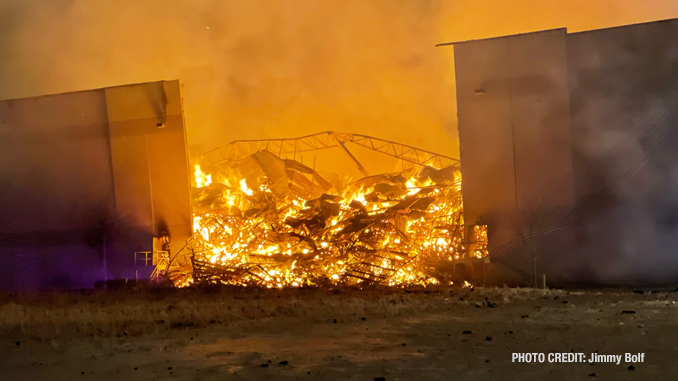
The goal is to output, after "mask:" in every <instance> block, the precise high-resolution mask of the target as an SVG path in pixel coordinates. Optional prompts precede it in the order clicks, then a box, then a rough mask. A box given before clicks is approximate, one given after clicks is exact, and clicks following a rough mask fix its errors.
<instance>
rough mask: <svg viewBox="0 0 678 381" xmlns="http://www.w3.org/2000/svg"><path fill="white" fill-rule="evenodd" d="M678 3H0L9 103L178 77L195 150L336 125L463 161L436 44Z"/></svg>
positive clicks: (611, 18) (590, 23)
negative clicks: (55, 94)
mask: <svg viewBox="0 0 678 381" xmlns="http://www.w3.org/2000/svg"><path fill="white" fill-rule="evenodd" d="M547 4H548V5H547ZM677 8H678V7H676V6H675V2H674V1H673V0H668V1H663V0H661V1H660V0H656V1H646V2H638V1H632V0H623V1H621V0H611V1H597V2H594V3H592V2H589V1H572V0H562V1H551V2H548V3H547V2H543V1H515V0H513V1H507V0H501V1H498V0H492V1H488V0H484V1H479V0H474V1H430V0H422V1H403V0H377V1H369V2H366V1H358V0H349V1H341V2H338V1H329V0H323V1H317V0H313V1H312V0H296V1H287V2H284V1H263V0H260V1H216V0H201V1H171V2H169V1H160V0H144V1H138V0H110V1H107V0H87V1H85V0H50V1H36V0H0V55H1V57H2V59H1V60H0V84H1V85H0V99H11V98H19V97H27V96H36V95H42V94H50V93H59V92H67V91H76V90H85V89H92V88H100V87H106V86H113V85H120V84H128V83H136V82H147V81H155V80H160V79H175V78H176V79H180V80H181V81H182V82H183V84H184V105H185V112H186V124H187V130H188V139H189V144H190V145H194V146H197V150H198V151H202V150H208V149H211V148H214V147H217V146H219V145H223V144H226V143H228V142H229V141H231V140H234V139H253V138H267V137H270V138H273V137H286V136H295V135H302V134H310V133H314V132H318V131H324V130H336V131H348V132H360V133H364V134H370V135H375V136H377V137H382V138H386V139H390V140H395V141H399V142H403V143H409V144H411V145H414V146H418V147H421V148H425V149H429V150H433V151H436V152H440V153H442V154H447V155H450V156H455V157H456V156H458V148H457V141H456V140H457V131H456V126H457V122H456V99H455V94H454V72H453V67H454V65H453V62H452V49H451V48H434V47H433V46H434V45H435V44H436V43H440V42H448V41H458V40H465V39H476V38H486V37H492V36H497V35H503V34H512V33H522V32H529V31H534V30H540V29H548V28H554V27H563V26H565V27H568V28H570V31H577V30H585V29H594V28H603V27H609V26H615V25H622V24H629V23H638V22H645V21H651V20H657V19H664V18H670V17H676V16H678V9H677Z"/></svg>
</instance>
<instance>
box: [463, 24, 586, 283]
mask: <svg viewBox="0 0 678 381" xmlns="http://www.w3.org/2000/svg"><path fill="white" fill-rule="evenodd" d="M454 49H455V64H456V73H457V93H458V95H457V99H458V110H459V114H458V117H459V138H460V151H461V166H462V172H463V192H464V194H463V196H464V220H465V221H466V222H467V223H483V224H487V225H488V227H489V237H488V238H489V244H490V250H491V255H492V257H493V260H494V261H495V262H498V263H502V264H504V265H505V266H508V267H510V268H511V269H512V270H513V271H514V272H515V273H516V274H515V275H516V277H517V278H524V277H525V275H526V274H527V273H529V272H530V271H531V267H532V265H531V258H530V256H531V253H532V248H533V247H534V249H535V250H539V249H540V247H543V246H545V244H543V241H544V240H548V241H549V242H552V241H553V240H554V239H556V240H557V242H558V247H559V250H558V252H556V251H550V252H549V255H553V256H555V255H558V254H559V253H562V252H563V251H564V249H565V248H568V247H569V248H571V247H572V244H573V242H574V237H573V235H572V234H571V233H569V234H566V233H563V232H560V233H559V234H558V235H557V238H554V237H553V235H550V236H549V237H548V238H546V237H537V238H532V235H533V234H534V233H535V232H536V231H537V230H544V229H550V228H553V227H556V226H558V225H559V224H560V223H561V220H560V211H561V210H562V209H563V208H568V207H571V206H572V205H573V204H574V189H573V186H574V184H573V174H572V155H571V141H570V130H569V125H568V123H569V100H568V89H567V86H568V84H567V66H566V48H565V30H564V29H559V30H553V31H546V32H540V33H531V34H525V35H519V36H513V37H506V38H496V39H490V40H482V41H473V42H467V43H460V44H457V45H455V46H454ZM540 260H541V261H544V260H548V258H545V256H542V258H541V259H540ZM505 276H508V275H505Z"/></svg>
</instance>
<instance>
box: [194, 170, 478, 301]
mask: <svg viewBox="0 0 678 381" xmlns="http://www.w3.org/2000/svg"><path fill="white" fill-rule="evenodd" d="M408 173H409V177H407V180H406V182H404V183H403V185H402V188H400V189H402V191H399V190H398V188H397V187H395V188H394V189H395V191H393V192H392V194H389V195H388V196H383V195H380V194H378V192H375V186H374V185H371V186H363V187H355V188H352V187H350V186H347V187H345V188H344V189H343V190H341V191H334V192H330V193H331V194H333V195H334V196H332V197H334V198H333V199H332V200H333V201H332V202H333V203H334V204H336V208H337V209H338V210H337V211H336V213H335V214H334V215H330V216H328V217H327V218H326V220H325V221H324V227H322V228H318V227H316V228H314V229H313V230H312V229H310V228H308V227H307V226H305V225H303V224H295V223H294V221H299V220H304V219H306V220H305V221H308V218H310V216H311V215H313V213H317V212H318V211H317V210H316V209H317V208H318V205H319V201H317V200H319V199H317V198H312V199H310V200H309V199H305V198H302V197H300V196H298V195H295V194H291V193H290V194H274V193H273V192H272V190H271V189H270V187H269V185H268V184H267V182H266V181H267V179H266V178H259V179H258V180H257V182H258V183H259V184H261V185H260V186H259V187H258V191H256V192H255V189H256V188H255V187H251V184H248V182H247V180H245V178H237V176H235V175H231V177H228V176H225V175H223V174H221V173H218V174H216V173H215V174H205V173H203V172H202V170H201V168H200V166H199V165H196V166H195V173H194V184H193V185H194V187H196V188H198V189H201V188H205V187H208V188H209V189H212V188H210V186H211V185H213V184H214V182H213V180H212V179H213V178H218V179H219V180H218V181H217V182H216V183H218V184H223V185H226V186H225V187H223V191H221V194H220V195H219V197H220V198H219V199H217V200H216V201H214V202H215V205H216V206H215V205H212V206H210V207H204V206H201V207H198V206H196V207H195V211H196V214H195V215H194V218H193V228H194V231H195V234H194V236H193V238H192V242H191V246H192V247H193V252H194V257H195V262H194V265H195V264H197V265H198V266H203V267H204V266H211V267H212V268H213V269H214V270H211V271H213V273H218V272H222V273H223V274H226V275H222V276H216V275H214V276H208V279H210V281H216V282H222V283H227V284H234V285H242V286H247V285H259V286H265V287H270V288H281V287H302V286H313V285H322V284H332V285H350V284H356V283H361V282H363V281H366V280H367V279H371V281H376V282H378V283H382V284H385V285H389V286H404V285H412V284H421V285H434V284H439V283H440V280H439V279H437V278H436V277H435V276H433V275H431V274H432V272H431V271H432V270H431V269H432V267H431V266H432V264H433V263H436V262H437V261H454V260H459V259H463V258H481V257H483V256H485V255H487V230H486V227H484V226H476V227H474V229H473V234H474V237H473V239H472V240H471V241H472V244H471V246H470V247H469V250H466V247H465V246H464V245H465V242H466V239H465V238H464V231H465V229H463V228H460V227H461V226H462V225H463V218H462V201H461V193H460V189H461V184H460V181H461V180H460V178H459V177H458V176H457V177H456V178H455V182H454V183H451V184H443V185H439V184H435V183H434V182H433V181H431V180H430V179H425V180H421V179H418V178H416V174H413V173H411V172H408ZM229 184H238V185H239V186H238V187H231V186H230V185H229ZM215 189H216V188H215ZM255 193H256V194H255ZM339 196H340V197H339ZM422 197H428V198H429V199H433V201H432V202H431V203H430V204H429V205H428V206H427V207H426V208H423V209H422V208H418V209H417V208H415V209H412V207H413V205H412V206H408V207H403V208H402V209H400V210H397V211H396V212H394V209H392V207H394V206H396V205H398V204H399V203H402V202H405V203H406V204H407V200H408V199H411V200H417V199H419V198H422ZM388 213H391V214H390V215H392V216H393V219H392V220H385V219H383V216H384V215H387V214H388ZM412 216H415V217H412ZM356 218H358V219H360V218H363V219H364V220H365V221H367V222H366V223H367V225H366V226H365V227H364V228H362V230H359V231H356V232H352V233H351V234H354V235H353V237H354V238H353V239H350V240H349V239H347V238H342V237H343V235H342V234H343V233H342V232H343V229H345V228H346V227H347V226H351V224H352V223H353V222H352V221H354V220H355V219H356ZM375 221H376V222H375ZM399 221H401V222H402V223H401V222H399ZM318 223H320V222H318ZM356 226H361V225H356ZM299 237H302V238H303V237H306V238H303V239H301V238H299ZM364 253H367V254H364ZM370 253H373V254H370ZM361 273H368V274H369V276H367V278H365V279H362V278H360V276H361V275H360V274H361ZM229 274H237V275H229ZM372 279H373V280H372ZM192 282H193V279H190V280H187V281H186V282H185V283H186V284H190V283H192Z"/></svg>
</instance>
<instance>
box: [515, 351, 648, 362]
mask: <svg viewBox="0 0 678 381" xmlns="http://www.w3.org/2000/svg"><path fill="white" fill-rule="evenodd" d="M511 362H524V363H543V362H549V363H556V362H588V363H613V364H616V365H619V364H621V363H624V364H635V363H640V362H645V353H624V354H619V355H615V354H609V355H607V354H600V353H590V354H588V355H587V354H586V353H573V352H564V353H560V352H556V353H513V354H512V355H511Z"/></svg>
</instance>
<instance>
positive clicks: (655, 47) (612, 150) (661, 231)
mask: <svg viewBox="0 0 678 381" xmlns="http://www.w3.org/2000/svg"><path fill="white" fill-rule="evenodd" d="M567 58H568V62H567V64H568V68H569V87H570V103H571V128H572V134H573V136H574V137H575V139H574V141H573V147H574V151H573V152H574V158H575V163H576V166H575V168H576V171H575V173H576V177H575V179H576V184H577V198H578V209H577V212H576V216H577V219H578V221H577V225H578V226H579V227H578V231H577V236H578V237H577V238H578V245H579V250H578V251H577V253H576V254H577V257H576V261H574V262H576V263H579V264H580V266H581V269H582V270H581V271H582V272H588V273H589V274H588V275H589V277H591V278H594V279H603V280H615V279H631V280H632V279H646V280H657V281H662V280H671V279H675V278H676V276H677V275H678V256H676V248H678V20H667V21H659V22H653V23H647V24H638V25H632V26H625V27H619V28H611V29H604V30H597V31H590V32H583V33H575V34H570V35H568V38H567Z"/></svg>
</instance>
